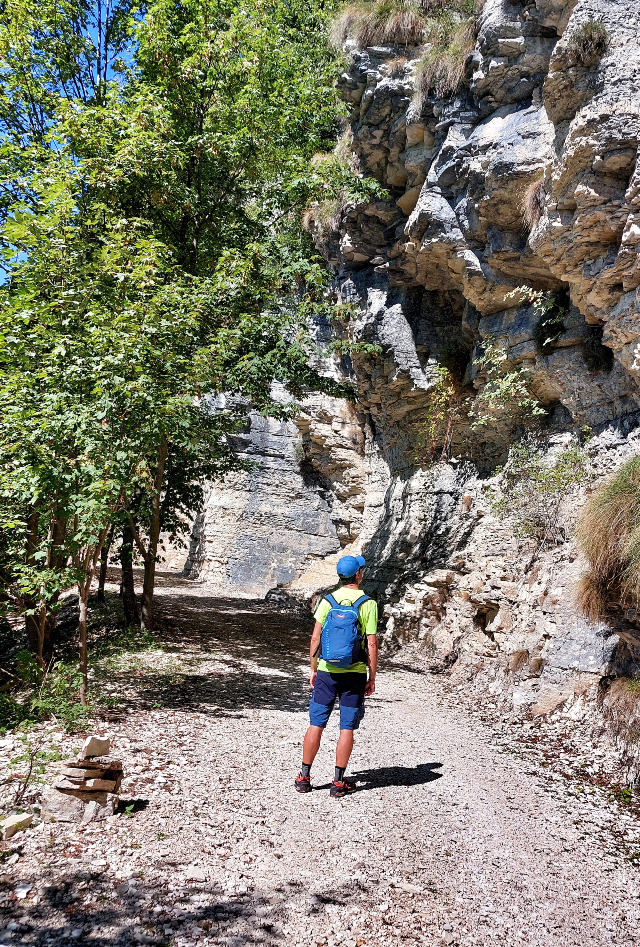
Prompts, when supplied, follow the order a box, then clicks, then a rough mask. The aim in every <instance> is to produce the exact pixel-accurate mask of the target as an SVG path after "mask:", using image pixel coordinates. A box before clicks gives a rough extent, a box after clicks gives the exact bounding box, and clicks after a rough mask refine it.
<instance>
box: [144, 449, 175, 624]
mask: <svg viewBox="0 0 640 947" xmlns="http://www.w3.org/2000/svg"><path fill="white" fill-rule="evenodd" d="M168 450H169V442H168V440H167V438H166V437H163V439H162V443H161V444H160V450H159V452H158V466H157V467H156V475H155V477H154V482H153V496H152V498H151V522H150V524H149V546H148V548H147V551H148V556H147V559H146V561H145V564H144V586H143V589H142V621H141V623H140V625H141V627H142V628H143V629H146V630H148V631H151V630H152V629H153V590H154V587H155V584H156V558H157V555H158V541H159V539H160V529H161V526H162V523H161V516H160V496H161V493H162V484H163V482H164V468H165V464H166V461H167V453H168Z"/></svg>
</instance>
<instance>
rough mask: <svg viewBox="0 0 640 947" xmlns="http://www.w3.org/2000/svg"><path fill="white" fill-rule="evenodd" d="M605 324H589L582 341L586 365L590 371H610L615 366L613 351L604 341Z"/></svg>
mask: <svg viewBox="0 0 640 947" xmlns="http://www.w3.org/2000/svg"><path fill="white" fill-rule="evenodd" d="M602 333H603V326H589V328H588V329H587V334H586V336H585V339H584V341H583V343H582V354H583V357H584V361H585V365H586V366H587V368H588V369H589V371H590V372H610V371H611V369H612V368H613V362H614V357H613V352H612V351H611V349H610V348H608V347H607V346H606V345H603V342H602Z"/></svg>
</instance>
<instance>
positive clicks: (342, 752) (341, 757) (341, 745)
mask: <svg viewBox="0 0 640 947" xmlns="http://www.w3.org/2000/svg"><path fill="white" fill-rule="evenodd" d="M318 746H320V741H318ZM352 750H353V730H341V731H340V736H339V737H338V745H337V747H336V766H339V767H340V769H346V768H347V766H348V765H349V757H350V756H351V751H352Z"/></svg>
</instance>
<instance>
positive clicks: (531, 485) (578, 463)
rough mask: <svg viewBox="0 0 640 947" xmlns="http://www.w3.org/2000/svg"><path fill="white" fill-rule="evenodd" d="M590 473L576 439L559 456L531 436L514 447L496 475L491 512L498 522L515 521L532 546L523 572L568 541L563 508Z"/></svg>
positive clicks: (521, 536) (518, 532) (516, 528)
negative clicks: (497, 480) (550, 549)
mask: <svg viewBox="0 0 640 947" xmlns="http://www.w3.org/2000/svg"><path fill="white" fill-rule="evenodd" d="M589 470H590V467H589V458H588V455H587V453H586V451H585V450H584V448H583V447H582V446H581V445H580V443H579V442H578V441H577V440H576V441H575V442H572V443H571V444H570V445H568V446H567V447H565V448H564V449H563V450H561V451H558V452H549V451H548V450H546V449H545V447H544V445H543V444H541V443H540V442H538V441H536V440H535V439H533V438H530V439H529V440H526V441H523V442H521V443H520V444H516V445H515V446H513V447H512V448H511V450H510V452H509V459H508V460H507V463H506V464H505V465H504V467H503V468H502V469H499V470H498V471H497V473H498V474H499V475H500V480H499V486H498V489H497V490H495V491H494V493H493V499H492V510H493V513H494V514H495V515H496V516H498V517H499V518H500V519H507V518H508V519H510V520H512V521H513V531H514V533H515V535H516V536H517V537H518V538H519V539H520V540H522V542H523V543H524V544H528V545H530V546H533V549H532V555H531V558H530V559H529V561H528V563H527V566H526V568H525V572H527V571H529V569H531V567H532V566H533V564H534V563H535V561H536V560H537V559H538V557H539V555H540V554H541V553H542V552H543V551H544V549H545V548H551V547H553V546H557V545H558V544H559V543H563V542H565V541H566V539H567V538H568V527H567V524H566V522H565V521H564V519H563V517H562V504H563V501H564V500H565V498H566V497H567V496H568V495H569V494H570V493H571V492H572V491H573V490H575V488H576V487H578V486H579V485H580V484H581V483H583V482H584V481H585V479H586V478H587V477H588V476H589Z"/></svg>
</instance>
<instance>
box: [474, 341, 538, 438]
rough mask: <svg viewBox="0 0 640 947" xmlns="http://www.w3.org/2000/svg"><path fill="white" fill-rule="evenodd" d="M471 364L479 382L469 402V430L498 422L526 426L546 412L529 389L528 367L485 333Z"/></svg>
mask: <svg viewBox="0 0 640 947" xmlns="http://www.w3.org/2000/svg"><path fill="white" fill-rule="evenodd" d="M473 365H474V366H475V367H476V368H477V369H478V375H479V377H480V378H481V379H482V381H483V384H482V387H481V388H480V390H479V392H478V394H477V395H476V397H475V398H473V399H470V402H469V405H470V407H469V419H470V421H471V427H472V429H473V430H478V429H480V428H487V427H488V426H489V425H490V424H493V423H495V422H498V421H502V422H508V423H511V424H515V423H519V424H522V425H525V426H526V425H530V424H531V423H533V422H535V421H539V420H540V419H541V418H543V417H544V416H545V415H546V413H547V412H546V410H545V408H544V407H543V406H542V404H541V403H540V400H539V399H538V398H536V396H535V394H534V393H533V391H532V389H531V376H530V371H529V369H528V368H527V367H525V366H524V365H522V364H516V363H514V362H513V361H512V360H511V359H510V357H509V352H508V348H507V346H506V345H502V344H500V343H498V342H497V341H496V339H495V338H493V337H492V336H488V337H487V338H486V339H484V340H483V342H482V350H481V352H480V354H479V355H477V357H476V358H474V360H473Z"/></svg>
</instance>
